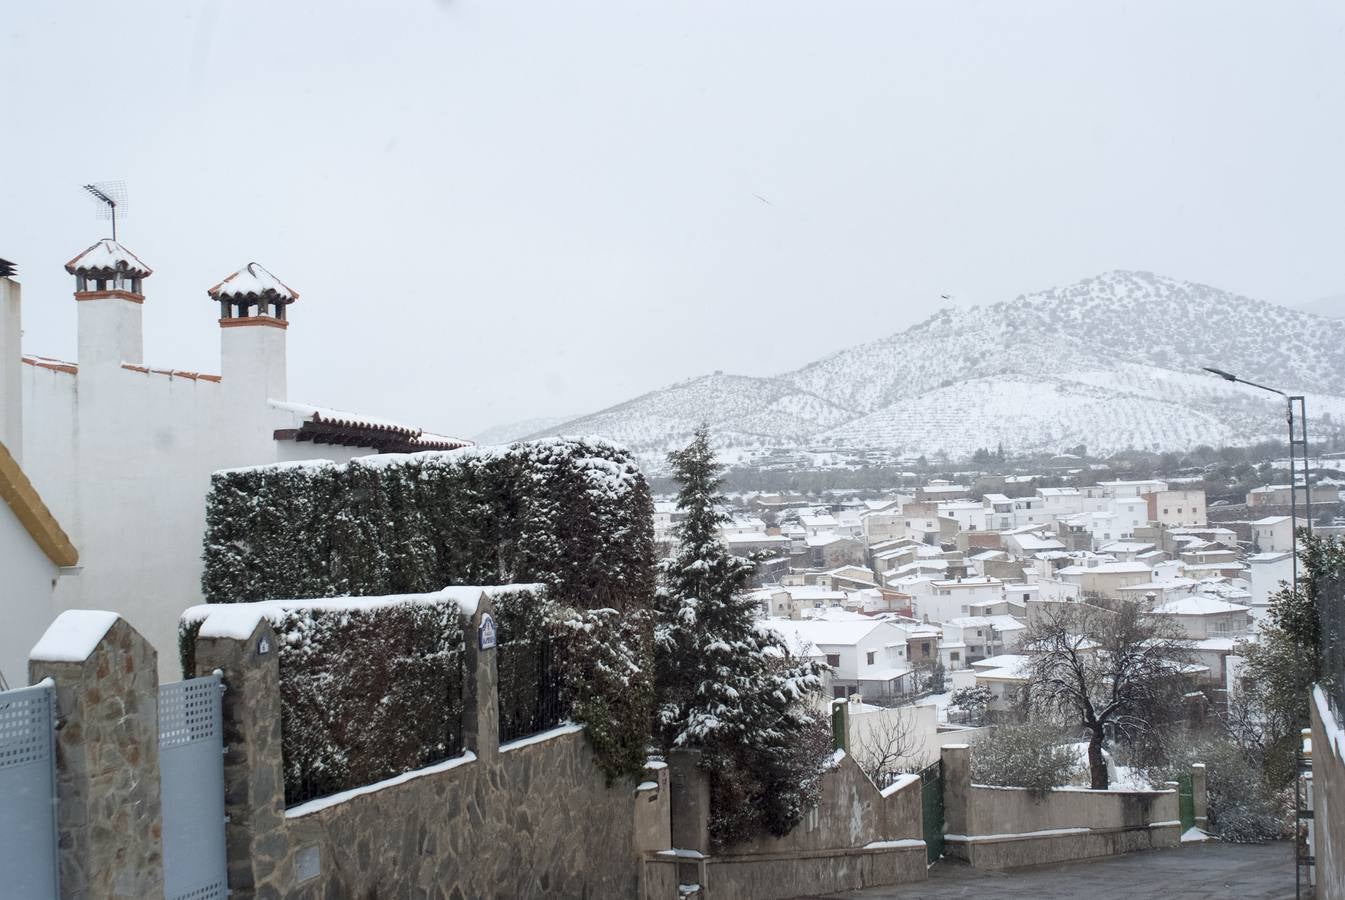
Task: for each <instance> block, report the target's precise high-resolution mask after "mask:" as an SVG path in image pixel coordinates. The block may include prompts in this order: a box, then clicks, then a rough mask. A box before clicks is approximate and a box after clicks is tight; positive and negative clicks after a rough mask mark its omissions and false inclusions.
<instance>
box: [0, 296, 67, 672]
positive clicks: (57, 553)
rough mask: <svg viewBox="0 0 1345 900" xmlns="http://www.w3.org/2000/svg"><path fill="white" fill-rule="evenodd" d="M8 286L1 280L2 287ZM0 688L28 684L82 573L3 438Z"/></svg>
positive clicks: (0, 464)
mask: <svg viewBox="0 0 1345 900" xmlns="http://www.w3.org/2000/svg"><path fill="white" fill-rule="evenodd" d="M3 290H4V285H3V280H2V279H0V291H3ZM0 499H3V500H4V502H3V503H0V573H3V579H4V580H3V590H4V594H3V596H4V598H5V600H4V607H5V627H4V628H0V690H4V689H5V688H6V687H22V686H23V685H26V684H27V683H28V651H29V649H31V648H32V645H33V643H34V640H35V639H34V638H33V637H32V635H33V634H34V632H36V633H37V634H39V635H40V634H41V633H42V632H43V631H44V630H45V629H46V627H47V626H48V625H49V624H51V620H52V619H53V618H55V617H56V610H57V602H56V595H57V593H58V591H63V589H68V586H69V583H70V582H71V581H72V580H75V579H77V578H78V574H79V569H78V563H79V552H78V550H76V549H75V546H74V544H72V543H71V542H70V538H69V536H67V535H66V533H65V531H64V529H62V528H61V526H60V524H59V523H58V522H57V521H56V519H55V518H54V517H53V516H52V514H51V510H49V509H47V505H46V504H45V503H43V502H42V498H41V497H40V496H39V495H38V493H37V490H36V489H35V488H34V487H33V484H32V482H31V481H29V480H28V477H27V476H26V475H25V474H24V473H23V469H22V468H20V467H19V462H18V460H17V459H15V458H14V456H13V454H11V453H10V452H9V449H8V448H7V447H6V446H5V444H4V443H3V442H0Z"/></svg>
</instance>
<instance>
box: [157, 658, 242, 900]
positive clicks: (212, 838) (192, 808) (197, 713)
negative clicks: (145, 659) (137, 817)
mask: <svg viewBox="0 0 1345 900" xmlns="http://www.w3.org/2000/svg"><path fill="white" fill-rule="evenodd" d="M222 692H223V683H222V682H221V680H220V677H219V676H218V675H207V676H206V677H204V678H192V679H189V680H187V681H178V682H175V683H173V684H165V685H161V686H160V687H159V772H160V791H161V794H162V801H163V881H164V895H165V897H167V898H168V900H225V897H226V896H227V895H228V861H227V858H226V856H225V849H224V716H223V704H222V702H221V701H222V696H221V694H222Z"/></svg>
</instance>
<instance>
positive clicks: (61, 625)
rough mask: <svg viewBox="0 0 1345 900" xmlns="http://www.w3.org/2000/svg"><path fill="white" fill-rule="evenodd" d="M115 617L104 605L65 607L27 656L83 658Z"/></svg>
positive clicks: (65, 659) (44, 659)
mask: <svg viewBox="0 0 1345 900" xmlns="http://www.w3.org/2000/svg"><path fill="white" fill-rule="evenodd" d="M221 605H230V604H221ZM117 618H118V616H117V614H116V613H114V612H108V611H107V610H103V609H67V610H66V611H65V612H63V613H61V614H60V615H59V616H57V617H56V618H55V619H54V620H53V621H52V623H51V624H50V625H48V626H47V630H46V631H45V632H44V633H43V634H42V637H41V638H40V639H39V640H38V642H37V643H36V644H34V645H33V649H32V650H30V651H29V652H28V658H29V659H31V660H36V661H39V662H84V660H86V659H88V658H89V655H90V654H91V653H93V651H94V650H96V649H98V642H99V641H101V640H102V639H103V636H104V635H106V634H107V632H108V629H109V628H111V627H112V626H113V625H115V624H116V622H117Z"/></svg>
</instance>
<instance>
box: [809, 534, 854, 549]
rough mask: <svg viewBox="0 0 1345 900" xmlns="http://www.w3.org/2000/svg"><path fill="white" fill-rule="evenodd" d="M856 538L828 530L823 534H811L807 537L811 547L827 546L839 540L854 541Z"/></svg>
mask: <svg viewBox="0 0 1345 900" xmlns="http://www.w3.org/2000/svg"><path fill="white" fill-rule="evenodd" d="M852 540H854V538H851V537H846V536H845V535H843V534H836V533H835V532H831V531H826V532H823V533H821V534H810V535H808V537H807V538H806V542H807V544H808V546H809V547H825V546H827V545H828V544H834V543H836V542H837V541H852Z"/></svg>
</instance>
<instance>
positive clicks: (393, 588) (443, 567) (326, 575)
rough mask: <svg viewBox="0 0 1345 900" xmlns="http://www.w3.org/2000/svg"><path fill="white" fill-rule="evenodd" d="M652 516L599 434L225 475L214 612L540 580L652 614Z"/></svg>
mask: <svg viewBox="0 0 1345 900" xmlns="http://www.w3.org/2000/svg"><path fill="white" fill-rule="evenodd" d="M652 520H653V505H652V502H651V500H650V497H649V489H648V485H647V484H646V482H645V479H644V476H643V475H642V474H641V473H640V470H639V469H638V468H637V466H636V465H635V462H634V459H633V457H632V456H631V455H630V454H629V453H627V452H626V451H625V450H623V449H621V448H618V447H616V446H614V445H612V444H608V443H606V442H604V441H601V440H596V439H553V440H546V441H536V442H529V443H519V444H514V445H512V446H509V447H490V448H476V447H470V448H465V449H462V450H451V451H442V452H426V453H416V454H385V455H381V456H371V457H362V458H360V459H356V460H353V461H351V462H349V463H346V464H344V465H340V464H336V463H331V462H325V461H318V462H310V463H299V464H295V463H277V464H274V465H269V466H254V467H249V468H245V469H229V470H224V471H220V472H216V473H215V475H214V476H213V478H212V480H211V490H210V495H209V497H208V499H207V510H206V536H205V548H204V556H205V572H204V574H203V576H202V588H203V591H204V594H205V597H206V599H207V601H208V602H210V603H236V602H241V601H249V600H268V599H272V598H279V597H332V596H341V595H353V596H384V595H398V594H414V593H424V592H428V591H432V590H435V589H437V588H439V587H441V586H443V585H445V584H509V583H515V582H539V583H544V584H546V585H547V586H548V588H550V590H551V593H552V596H554V597H555V599H556V600H557V601H559V602H562V603H565V604H567V605H572V606H577V607H581V608H590V609H592V608H608V607H610V608H615V609H618V610H623V611H624V610H627V609H631V608H637V609H643V608H647V607H648V606H649V603H650V598H651V597H652V594H653V589H654V584H653V577H654V576H653V533H652Z"/></svg>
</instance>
